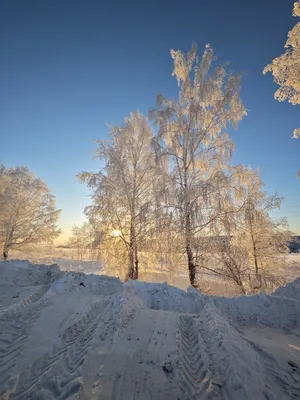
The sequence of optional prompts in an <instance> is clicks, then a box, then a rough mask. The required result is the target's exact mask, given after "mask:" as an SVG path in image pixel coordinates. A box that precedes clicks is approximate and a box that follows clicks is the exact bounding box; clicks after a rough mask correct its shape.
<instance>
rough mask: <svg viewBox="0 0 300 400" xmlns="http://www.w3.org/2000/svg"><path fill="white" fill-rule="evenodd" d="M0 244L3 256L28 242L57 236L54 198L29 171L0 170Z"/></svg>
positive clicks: (44, 185) (51, 238)
mask: <svg viewBox="0 0 300 400" xmlns="http://www.w3.org/2000/svg"><path fill="white" fill-rule="evenodd" d="M0 188H1V189H0V241H1V246H2V249H3V253H6V254H7V255H8V252H9V250H11V249H13V248H16V249H21V248H22V247H23V246H25V245H28V244H31V243H39V242H47V241H52V240H53V239H54V238H56V237H57V236H58V235H59V234H60V230H59V229H58V228H57V225H56V223H57V219H58V217H59V214H60V210H57V209H56V206H55V198H54V196H53V195H52V194H51V193H50V191H49V189H48V187H47V185H46V184H45V183H44V182H43V181H42V180H41V179H38V178H36V177H35V176H34V174H33V173H31V172H30V171H29V170H28V168H25V167H14V168H4V167H3V166H2V168H1V171H0Z"/></svg>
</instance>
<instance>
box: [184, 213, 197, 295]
mask: <svg viewBox="0 0 300 400" xmlns="http://www.w3.org/2000/svg"><path fill="white" fill-rule="evenodd" d="M185 243H186V254H187V259H188V269H189V278H190V284H191V285H192V286H193V287H195V288H196V287H197V277H196V265H195V260H194V255H193V250H192V247H191V221H190V216H189V215H186V217H185Z"/></svg>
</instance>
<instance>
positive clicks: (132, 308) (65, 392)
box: [0, 261, 300, 400]
mask: <svg viewBox="0 0 300 400" xmlns="http://www.w3.org/2000/svg"><path fill="white" fill-rule="evenodd" d="M299 326H300V279H299V278H298V279H297V280H296V281H294V282H292V283H290V284H288V285H287V286H285V287H282V288H279V289H278V290H277V291H276V292H275V293H274V294H273V295H264V294H263V293H262V294H259V295H255V296H249V297H247V296H244V297H233V298H225V297H217V296H207V295H204V294H201V293H200V292H198V291H196V290H195V289H192V288H189V289H188V290H187V291H183V290H181V289H179V288H176V287H172V286H169V285H167V284H164V283H163V284H159V283H146V282H140V281H135V282H134V281H131V282H127V283H125V284H122V283H121V282H120V280H118V279H117V278H112V277H107V276H104V275H95V274H90V275H85V274H83V273H80V272H67V271H61V270H60V269H59V268H58V267H57V266H56V265H50V266H49V265H47V266H45V265H32V264H30V263H29V262H27V261H8V262H3V263H0V398H1V399H18V400H20V399H47V400H48V399H93V400H96V399H101V400H102V399H103V400H106V399H116V400H117V399H125V400H131V399H132V400H133V399H135V400H148V399H149V400H150V399H152V400H160V399H161V400H164V399H175V400H177V399H179V400H191V399H233V400H234V399H237V400H241V399H256V400H259V399H274V400H275V399H278V400H279V399H298V398H299V397H300V331H299Z"/></svg>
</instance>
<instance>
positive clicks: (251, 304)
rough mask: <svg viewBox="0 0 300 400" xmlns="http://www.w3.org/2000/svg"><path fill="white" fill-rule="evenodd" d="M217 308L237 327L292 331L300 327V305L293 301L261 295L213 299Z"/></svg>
mask: <svg viewBox="0 0 300 400" xmlns="http://www.w3.org/2000/svg"><path fill="white" fill-rule="evenodd" d="M212 300H213V302H214V304H215V306H216V307H217V308H218V309H219V310H220V311H221V313H222V314H224V315H225V316H226V317H227V318H228V320H230V321H232V322H233V323H234V324H235V326H245V325H256V326H261V327H263V326H265V327H271V328H281V329H290V328H296V327H299V326H300V304H299V302H297V301H294V300H293V299H288V298H280V297H275V296H273V295H265V294H264V293H260V294H258V295H254V296H240V297H231V298H225V297H212Z"/></svg>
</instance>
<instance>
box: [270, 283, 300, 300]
mask: <svg viewBox="0 0 300 400" xmlns="http://www.w3.org/2000/svg"><path fill="white" fill-rule="evenodd" d="M273 295H274V296H282V297H288V298H291V299H294V300H300V278H296V279H295V280H294V281H293V282H290V283H288V284H287V285H285V286H280V287H279V288H278V289H276V290H275V292H274V293H273Z"/></svg>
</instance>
